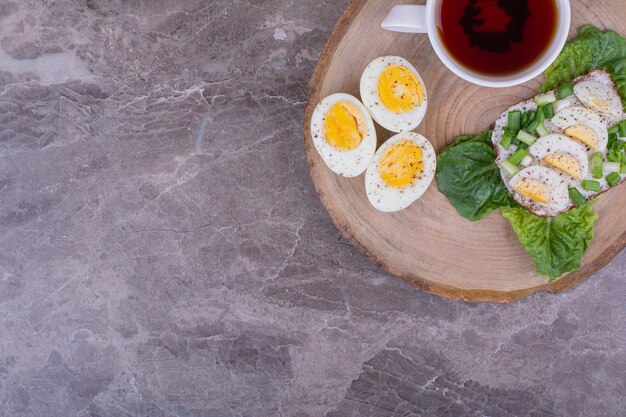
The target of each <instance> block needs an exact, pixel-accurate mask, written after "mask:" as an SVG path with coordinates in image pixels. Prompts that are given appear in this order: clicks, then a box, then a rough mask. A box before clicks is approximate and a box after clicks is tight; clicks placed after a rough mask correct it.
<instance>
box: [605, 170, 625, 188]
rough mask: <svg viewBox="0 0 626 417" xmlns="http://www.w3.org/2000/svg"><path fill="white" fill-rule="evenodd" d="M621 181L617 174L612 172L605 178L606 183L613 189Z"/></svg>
mask: <svg viewBox="0 0 626 417" xmlns="http://www.w3.org/2000/svg"><path fill="white" fill-rule="evenodd" d="M621 179H622V177H620V175H619V174H618V173H617V172H612V173H610V174H609V175H607V176H606V182H608V183H609V185H610V186H611V187H614V186H615V185H616V184H617V183H618V182H620V180H621Z"/></svg>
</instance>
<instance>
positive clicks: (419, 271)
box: [304, 0, 626, 302]
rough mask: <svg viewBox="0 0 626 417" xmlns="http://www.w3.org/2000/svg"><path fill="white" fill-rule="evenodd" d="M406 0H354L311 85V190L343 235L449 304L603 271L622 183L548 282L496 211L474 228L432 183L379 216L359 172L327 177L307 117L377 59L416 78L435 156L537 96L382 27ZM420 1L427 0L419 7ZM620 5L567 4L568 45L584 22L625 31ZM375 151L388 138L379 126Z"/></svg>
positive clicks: (621, 238)
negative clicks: (588, 235) (461, 72)
mask: <svg viewBox="0 0 626 417" xmlns="http://www.w3.org/2000/svg"><path fill="white" fill-rule="evenodd" d="M406 3H410V1H407V0H369V1H368V0H353V1H352V3H351V4H350V5H349V7H348V9H347V10H346V12H345V14H344V15H343V16H342V17H341V19H340V20H339V22H338V23H337V26H336V27H335V29H334V31H333V32H332V34H331V36H330V39H329V40H328V43H327V44H326V47H325V49H324V51H323V52H322V54H321V56H320V59H319V62H318V64H317V68H316V70H315V73H314V74H313V77H312V79H311V81H310V84H309V102H308V105H307V108H306V114H305V126H304V132H305V151H306V155H307V159H308V162H309V166H310V171H311V177H312V179H313V183H314V184H315V189H316V191H317V193H318V195H319V197H320V199H321V201H322V203H323V204H324V206H325V207H326V209H327V210H328V212H329V214H330V216H331V218H332V220H333V222H334V223H335V225H336V226H337V228H338V229H339V230H340V231H341V232H342V233H343V235H344V236H345V237H346V238H347V239H348V240H349V241H351V242H352V243H353V244H354V245H355V246H356V247H357V248H358V249H359V250H361V251H362V252H363V253H365V254H366V255H367V256H369V257H370V258H371V259H372V260H373V261H374V262H375V263H377V264H380V265H382V266H383V267H384V268H385V269H386V270H387V271H388V272H390V273H392V274H394V275H397V276H399V277H401V278H403V279H404V280H406V281H408V282H409V283H411V284H413V285H414V286H416V287H418V288H421V289H423V290H425V291H429V292H432V293H435V294H439V295H441V296H444V297H448V298H452V299H464V300H469V301H500V302H502V301H514V300H516V299H518V298H520V297H523V296H526V295H529V294H532V293H535V292H537V291H549V292H558V291H562V290H564V289H566V288H568V287H571V286H572V285H574V284H575V283H577V282H580V281H581V280H583V279H584V278H586V277H587V276H589V275H590V274H592V273H594V272H595V271H597V270H599V269H600V268H602V267H603V266H604V265H606V264H607V263H608V262H609V261H610V260H611V259H612V258H613V257H614V256H615V255H617V254H618V253H619V252H620V251H621V250H622V249H623V248H624V246H626V218H625V217H624V207H626V186H621V187H620V188H618V189H615V190H612V191H609V192H608V193H607V194H605V196H604V197H603V198H602V199H601V200H600V201H599V202H597V203H596V204H595V206H594V208H595V210H596V212H597V213H598V214H599V216H600V219H599V220H598V221H597V223H596V227H595V238H594V239H593V241H592V242H591V244H590V247H589V250H588V252H587V253H586V255H585V256H584V258H583V260H582V267H581V268H580V269H579V270H578V271H576V272H573V273H570V274H567V275H565V276H563V277H561V278H560V279H559V280H557V281H555V282H553V283H548V279H547V278H546V277H544V276H540V275H538V274H537V273H536V272H535V266H534V264H533V262H532V260H531V258H530V256H529V255H528V254H527V253H526V252H525V251H524V249H523V248H522V246H521V245H520V244H519V242H518V240H517V237H516V235H515V234H514V233H513V230H512V229H511V226H510V225H509V223H508V222H507V221H506V220H505V219H504V218H503V217H502V216H501V215H500V213H499V212H493V213H491V214H489V215H488V216H486V217H485V218H484V219H483V220H481V221H478V222H474V223H472V222H470V221H468V220H465V219H464V218H462V217H461V216H459V215H458V214H457V212H456V211H455V209H454V208H453V207H452V206H451V205H450V203H449V202H448V200H447V199H446V197H444V196H443V194H441V193H440V192H439V190H438V188H437V184H436V182H433V184H432V185H431V187H430V188H429V189H428V191H427V192H426V193H425V194H424V195H423V196H422V198H421V199H420V200H418V201H417V202H415V203H413V204H412V205H411V206H410V207H409V208H407V209H405V210H403V211H400V212H397V213H381V212H378V211H377V210H375V209H374V208H373V207H372V206H371V205H370V203H369V201H368V200H367V197H366V195H365V189H364V188H365V186H364V177H363V175H361V176H359V177H356V178H344V177H340V176H338V175H335V174H333V173H332V172H331V171H330V170H329V169H328V168H327V167H326V165H325V164H324V162H323V161H322V159H321V158H320V157H319V156H318V154H317V153H316V151H315V148H314V146H313V143H312V141H311V137H310V133H309V132H310V130H309V129H310V127H309V124H310V120H311V113H312V112H313V109H314V108H315V106H316V105H317V103H318V102H319V101H320V100H321V99H322V98H323V97H325V96H327V95H329V94H332V93H337V92H344V93H349V94H352V95H354V96H356V97H359V79H360V76H361V72H362V71H363V69H364V68H365V67H366V66H367V64H368V63H369V62H370V61H371V60H372V59H374V58H376V57H378V56H381V55H399V56H402V57H404V58H406V59H408V60H409V61H410V62H411V63H412V64H413V65H414V66H415V67H416V68H417V69H418V71H419V72H420V74H421V76H422V77H423V79H424V82H425V84H426V89H427V91H428V99H429V103H428V111H427V113H426V117H425V118H424V121H423V122H422V124H421V125H420V126H419V127H418V128H417V129H416V131H417V132H419V133H422V134H423V135H425V136H426V137H427V138H428V139H429V140H430V141H431V142H432V144H433V146H434V147H435V149H436V150H437V151H440V150H441V149H443V148H444V147H445V146H446V145H447V144H449V143H450V142H452V141H453V140H454V138H455V137H456V136H458V135H461V134H473V133H478V132H482V131H484V130H487V129H489V127H490V125H492V124H493V123H494V121H495V120H496V118H497V117H498V115H499V114H500V113H501V112H502V111H503V110H505V109H506V108H507V107H509V106H511V105H512V104H514V103H517V102H519V101H521V100H525V99H527V98H528V97H531V96H533V95H534V94H535V93H536V91H537V90H538V88H539V86H540V85H541V83H542V81H543V76H542V77H540V78H537V79H534V80H532V81H530V82H528V83H526V84H524V85H521V86H517V87H512V88H505V89H490V88H485V87H479V86H475V85H472V84H470V83H468V82H465V81H463V80H462V79H460V78H458V77H457V76H455V75H454V74H453V73H452V72H450V71H449V70H448V69H446V68H445V67H444V65H443V64H442V63H441V62H440V61H439V60H438V58H437V56H436V55H435V53H434V51H433V49H432V48H431V46H430V43H429V41H428V38H427V36H426V35H416V34H403V33H393V32H387V31H384V30H382V29H381V28H380V23H381V21H382V19H383V18H384V16H385V15H386V14H387V12H388V11H389V9H390V7H392V6H393V5H395V4H406ZM422 3H423V2H422ZM624 16H626V2H624V0H593V1H592V0H572V28H571V31H570V38H571V37H573V36H575V33H576V30H577V29H578V28H579V27H580V26H581V25H583V24H586V23H592V24H595V25H597V26H598V27H601V28H612V29H615V30H617V31H618V32H619V33H622V34H623V33H626V23H625V20H624ZM377 133H378V137H379V145H380V144H381V143H382V142H384V141H385V140H386V139H388V138H389V137H390V136H391V133H389V132H387V131H385V130H384V129H382V128H380V127H379V126H377Z"/></svg>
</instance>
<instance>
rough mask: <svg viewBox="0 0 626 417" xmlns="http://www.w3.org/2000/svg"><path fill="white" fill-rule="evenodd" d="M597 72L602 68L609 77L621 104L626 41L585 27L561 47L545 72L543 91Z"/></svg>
mask: <svg viewBox="0 0 626 417" xmlns="http://www.w3.org/2000/svg"><path fill="white" fill-rule="evenodd" d="M597 68H604V69H606V70H607V71H608V72H609V73H610V74H611V76H612V77H613V81H614V82H615V84H616V86H617V89H618V91H619V93H620V95H621V96H622V100H624V98H625V97H626V38H623V37H622V36H620V35H619V34H618V33H616V32H614V31H612V30H607V31H604V32H603V31H601V30H600V29H598V28H597V27H595V26H593V25H586V26H583V27H582V28H580V29H579V30H578V36H577V37H576V39H574V40H572V41H571V42H568V43H567V44H566V45H565V46H564V47H563V50H562V51H561V53H560V54H559V56H558V58H557V59H556V60H555V61H554V62H553V63H552V65H551V66H550V67H549V68H548V70H547V71H546V80H545V82H544V83H543V86H542V91H546V90H550V89H552V88H555V87H557V86H558V85H560V84H563V83H564V82H567V81H571V80H573V79H574V78H576V77H578V76H581V75H584V74H586V73H588V72H589V71H591V70H593V69H597Z"/></svg>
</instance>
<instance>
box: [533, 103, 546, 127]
mask: <svg viewBox="0 0 626 417" xmlns="http://www.w3.org/2000/svg"><path fill="white" fill-rule="evenodd" d="M546 106H549V104H546ZM534 120H535V121H536V122H539V123H541V122H543V121H544V120H546V116H544V114H543V110H542V109H537V113H535V119H534Z"/></svg>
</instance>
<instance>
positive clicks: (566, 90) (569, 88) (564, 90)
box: [556, 81, 574, 100]
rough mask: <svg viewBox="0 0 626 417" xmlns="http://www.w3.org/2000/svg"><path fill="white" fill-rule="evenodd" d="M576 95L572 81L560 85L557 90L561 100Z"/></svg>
mask: <svg viewBox="0 0 626 417" xmlns="http://www.w3.org/2000/svg"><path fill="white" fill-rule="evenodd" d="M572 94H574V84H572V82H571V81H569V82H566V83H565V84H562V85H560V86H559V87H558V88H557V89H556V96H557V98H558V99H559V100H563V99H564V98H565V97H569V96H571V95H572Z"/></svg>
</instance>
